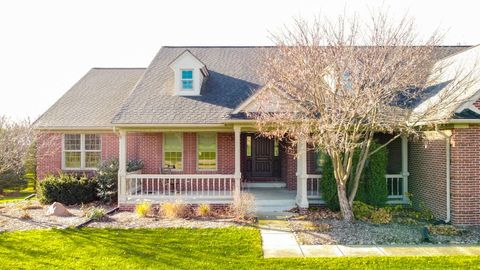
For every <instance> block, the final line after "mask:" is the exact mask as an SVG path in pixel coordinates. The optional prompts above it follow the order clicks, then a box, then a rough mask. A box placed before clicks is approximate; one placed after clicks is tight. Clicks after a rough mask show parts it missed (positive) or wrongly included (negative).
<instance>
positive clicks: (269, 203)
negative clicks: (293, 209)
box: [255, 199, 295, 206]
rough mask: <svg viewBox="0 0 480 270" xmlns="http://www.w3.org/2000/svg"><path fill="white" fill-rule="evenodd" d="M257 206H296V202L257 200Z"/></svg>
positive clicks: (287, 200)
mask: <svg viewBox="0 0 480 270" xmlns="http://www.w3.org/2000/svg"><path fill="white" fill-rule="evenodd" d="M255 205H257V206H282V205H295V200H289V199H284V200H255Z"/></svg>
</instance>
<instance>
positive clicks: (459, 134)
mask: <svg viewBox="0 0 480 270" xmlns="http://www.w3.org/2000/svg"><path fill="white" fill-rule="evenodd" d="M451 198H452V201H451V204H452V205H451V206H452V221H453V222H454V223H455V224H464V225H473V224H476V225H480V126H470V127H469V128H458V129H454V130H453V136H452V149H451Z"/></svg>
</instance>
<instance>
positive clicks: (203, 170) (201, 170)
mask: <svg viewBox="0 0 480 270" xmlns="http://www.w3.org/2000/svg"><path fill="white" fill-rule="evenodd" d="M199 133H204V134H205V133H210V134H214V136H215V168H214V169H200V168H199V166H198V165H199V164H198V161H199V158H198V134H199ZM195 134H196V142H195V146H196V148H195V155H196V159H197V162H196V163H197V164H196V170H197V171H199V172H216V171H218V132H196V133H195Z"/></svg>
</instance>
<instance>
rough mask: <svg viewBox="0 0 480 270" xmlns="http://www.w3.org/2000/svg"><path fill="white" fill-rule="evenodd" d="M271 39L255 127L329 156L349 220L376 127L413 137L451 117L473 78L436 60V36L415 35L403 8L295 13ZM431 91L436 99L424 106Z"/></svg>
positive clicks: (373, 150)
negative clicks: (352, 14)
mask: <svg viewBox="0 0 480 270" xmlns="http://www.w3.org/2000/svg"><path fill="white" fill-rule="evenodd" d="M273 39H274V41H275V43H276V45H277V46H276V48H275V49H272V50H268V51H266V54H265V60H264V63H265V65H264V67H263V68H262V70H261V73H262V75H263V78H264V80H265V82H266V84H265V88H264V89H262V92H261V93H262V94H261V95H259V97H258V102H259V103H260V105H259V106H258V107H259V109H258V110H259V111H258V112H257V113H255V114H254V115H253V116H254V117H255V118H256V119H257V126H258V129H259V130H260V132H261V133H262V134H263V135H265V136H269V137H273V136H275V137H288V138H289V139H291V140H292V142H293V144H295V143H297V142H298V140H299V138H304V139H305V140H306V141H307V142H308V145H310V146H311V147H312V148H314V149H315V150H318V151H323V152H325V153H326V154H327V155H328V156H329V157H330V158H331V159H332V163H333V169H334V175H335V180H336V183H337V192H338V198H339V203H340V209H341V212H342V215H343V218H344V220H346V221H350V222H352V221H353V220H354V216H353V212H352V204H353V200H354V198H355V196H356V193H357V189H358V186H359V181H360V176H361V174H362V171H363V169H364V166H365V163H366V160H367V159H368V157H369V156H370V155H372V154H373V153H375V152H376V151H377V150H378V149H379V148H378V149H370V146H371V144H372V140H373V137H374V134H375V133H388V134H394V136H393V139H395V138H398V137H399V136H401V135H402V134H405V135H418V134H419V132H418V126H419V124H422V125H433V124H435V123H442V121H444V120H446V119H448V118H450V117H451V116H452V114H453V113H454V111H455V109H456V108H457V107H458V106H459V105H461V104H463V103H464V102H465V101H466V97H467V96H468V91H469V90H470V88H471V87H472V85H474V84H475V78H474V76H472V75H473V74H472V72H471V71H464V70H460V69H458V71H457V72H453V71H452V68H451V66H450V63H448V61H447V60H445V61H440V62H438V60H439V58H440V57H441V56H440V55H438V50H437V47H436V46H437V44H439V42H440V40H441V37H440V36H439V35H438V34H437V33H434V34H433V35H431V36H430V37H428V38H427V39H425V40H423V41H422V40H421V39H420V37H419V36H418V35H417V34H416V32H415V28H414V20H413V19H410V18H408V17H406V16H405V17H403V19H402V20H400V21H398V22H392V21H391V20H389V19H388V16H387V14H386V13H384V12H377V13H375V14H373V15H372V18H371V20H370V21H367V22H362V21H360V20H357V19H355V18H354V19H352V20H349V19H348V18H346V17H345V16H341V17H339V18H338V20H334V21H332V20H329V19H328V18H317V19H315V21H313V22H307V21H305V20H302V19H298V20H295V22H294V25H293V27H286V28H285V29H284V30H283V31H282V32H281V33H280V34H277V35H274V36H273ZM447 70H449V72H448V83H444V82H445V79H446V77H445V76H447V75H446V71H447ZM477 89H478V88H477ZM272 94H273V95H276V96H281V97H282V98H281V101H279V100H278V99H275V98H272ZM432 95H434V96H435V100H436V102H424V103H425V104H422V102H423V101H425V100H426V99H427V98H431V96H432ZM429 100H430V99H429ZM418 104H422V106H417V105H418ZM393 139H392V140H393ZM389 142H391V141H389ZM389 142H387V144H388V143H389ZM385 145H386V144H384V145H382V146H380V147H384V146H385ZM355 151H359V152H360V155H359V161H358V163H357V165H356V166H355V167H354V166H353V163H354V162H353V159H354V158H353V157H354V153H355ZM349 181H353V183H351V184H352V188H351V190H350V191H349V192H347V183H349Z"/></svg>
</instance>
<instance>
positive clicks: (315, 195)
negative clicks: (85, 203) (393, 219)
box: [118, 126, 408, 210]
mask: <svg viewBox="0 0 480 270" xmlns="http://www.w3.org/2000/svg"><path fill="white" fill-rule="evenodd" d="M242 131H243V132H242ZM137 132H138V131H135V130H120V131H119V167H120V170H119V177H118V191H119V192H118V202H119V205H132V204H136V203H138V202H142V201H150V202H152V203H161V202H164V201H174V200H180V201H182V202H185V203H188V204H200V203H207V204H214V205H217V204H218V205H225V204H230V203H232V202H233V200H234V199H235V196H236V194H239V193H238V192H236V191H240V192H250V193H253V195H254V196H255V198H256V200H257V201H258V202H259V203H258V206H259V207H263V206H265V207H264V208H265V209H274V208H275V209H276V210H281V209H280V208H282V209H283V210H288V209H290V208H293V206H299V207H302V208H306V207H308V206H309V205H312V204H314V205H318V204H322V203H323V201H322V199H321V190H320V188H319V187H320V181H321V178H322V176H321V174H320V173H317V172H316V171H315V168H314V167H312V166H313V165H312V164H315V160H313V161H312V157H314V155H313V154H312V153H311V152H310V151H307V145H306V143H305V141H303V142H300V143H299V144H297V147H296V149H295V151H294V152H296V153H298V154H297V155H296V157H294V153H288V151H287V148H286V147H287V146H286V145H283V144H281V143H280V144H277V143H278V142H275V141H273V140H268V139H266V138H262V137H258V136H255V133H254V131H253V130H252V129H251V128H248V127H247V128H245V127H243V128H242V127H240V126H233V127H230V129H228V128H223V129H221V130H215V129H213V130H207V131H206V130H204V129H202V130H189V131H188V132H189V133H186V132H184V133H185V135H184V136H183V135H182V136H183V140H184V143H183V145H182V152H181V153H182V154H181V162H182V164H183V165H182V170H181V171H180V170H171V169H166V168H165V167H164V164H165V162H164V160H163V156H161V155H162V154H161V153H164V144H165V142H164V138H163V137H162V134H164V133H167V132H181V130H180V129H179V130H172V129H169V130H155V131H148V132H149V133H148V134H150V136H151V137H158V138H157V139H155V140H150V141H149V143H147V144H145V147H151V148H153V149H156V150H157V152H160V154H159V153H153V154H157V155H158V157H156V158H151V159H152V160H154V161H153V162H151V164H152V165H151V166H150V167H149V168H147V170H146V171H145V173H135V174H133V173H132V174H130V173H127V172H126V163H127V160H128V158H129V157H131V156H132V155H131V154H129V153H128V151H131V149H134V147H131V143H127V141H128V140H129V139H130V138H132V139H131V140H134V139H133V137H131V136H130V135H129V134H130V133H137ZM201 132H214V133H215V134H216V137H217V139H216V148H215V149H216V150H215V151H216V152H215V161H216V163H215V169H211V170H199V169H198V168H197V167H195V166H196V165H198V164H199V160H200V159H201V157H200V156H199V154H197V152H198V151H196V149H197V147H195V144H196V143H197V142H196V141H195V140H197V139H196V138H197V135H195V134H198V133H201ZM151 134H155V135H151ZM182 134H183V133H182ZM192 134H194V135H192ZM135 136H137V137H138V136H139V135H135ZM399 146H400V147H399V148H400V149H398V150H399V151H397V152H400V153H401V158H397V159H396V160H397V161H401V164H397V166H393V167H396V168H393V169H396V170H397V171H395V172H396V173H392V174H387V175H386V176H385V181H387V186H388V194H389V202H390V203H406V202H407V200H408V198H407V196H405V195H406V194H407V191H408V162H407V161H408V157H407V154H408V151H407V150H408V148H407V147H408V145H407V140H406V138H402V139H401V140H399ZM139 149H141V150H139V151H136V152H141V151H144V150H143V149H144V147H139ZM132 152H135V151H132ZM149 152H152V151H149ZM393 152H395V151H393ZM397 154H398V153H397ZM163 155H164V154H163ZM232 157H233V158H232ZM397 163H398V162H397ZM398 168H400V171H398ZM272 201H276V202H275V203H268V202H272ZM277 203H278V205H277Z"/></svg>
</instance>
